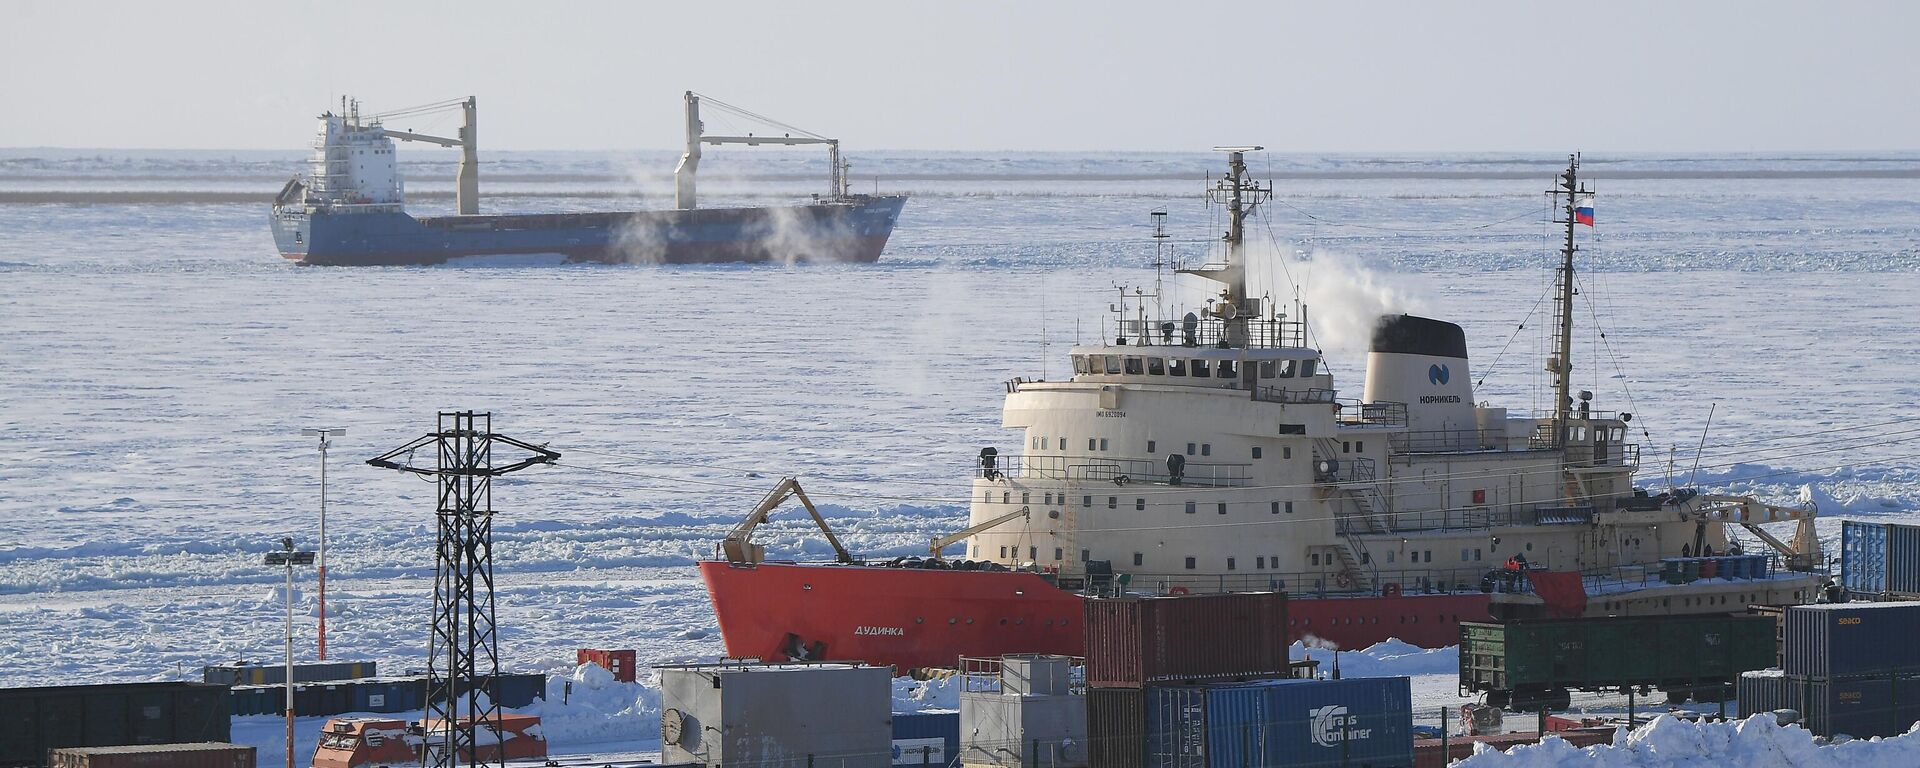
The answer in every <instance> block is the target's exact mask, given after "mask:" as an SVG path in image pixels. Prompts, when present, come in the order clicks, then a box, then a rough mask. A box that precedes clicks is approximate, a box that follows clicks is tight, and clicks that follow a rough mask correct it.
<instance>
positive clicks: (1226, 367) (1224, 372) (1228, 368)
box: [1219, 360, 1240, 379]
mask: <svg viewBox="0 0 1920 768" xmlns="http://www.w3.org/2000/svg"><path fill="white" fill-rule="evenodd" d="M1219 370H1220V373H1219V376H1220V378H1223V379H1231V378H1234V377H1237V376H1239V375H1240V374H1239V373H1237V372H1236V371H1234V368H1233V361H1232V360H1222V361H1220V365H1219Z"/></svg>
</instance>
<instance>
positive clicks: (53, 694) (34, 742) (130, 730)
mask: <svg viewBox="0 0 1920 768" xmlns="http://www.w3.org/2000/svg"><path fill="white" fill-rule="evenodd" d="M231 737H232V716H231V714H230V709H229V702H228V699H227V687H226V686H224V685H204V684H200V683H126V684H119V685H70V686H56V687H48V688H7V689H0V766H40V765H46V764H47V754H48V751H49V750H53V749H59V748H63V747H114V746H126V745H134V744H170V743H179V742H206V741H226V740H228V739H229V738H231Z"/></svg>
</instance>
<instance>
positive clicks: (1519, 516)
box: [1335, 506, 1594, 535]
mask: <svg viewBox="0 0 1920 768" xmlns="http://www.w3.org/2000/svg"><path fill="white" fill-rule="evenodd" d="M1593 516H1594V509H1593V507H1560V506H1538V507H1528V508H1511V507H1508V508H1496V507H1489V506H1471V507H1457V508H1453V509H1431V510H1421V511H1419V512H1395V513H1394V514H1393V515H1391V518H1392V521H1393V530H1394V531H1395V532H1396V533H1405V532H1412V531H1436V530H1459V529H1465V530H1486V529H1489V528H1503V527H1507V526H1535V525H1585V524H1588V523H1591V522H1592V521H1593ZM1335 526H1336V529H1337V530H1338V531H1339V532H1340V533H1342V534H1358V535H1366V534H1369V533H1376V532H1377V531H1374V530H1373V529H1370V528H1368V527H1367V524H1366V521H1364V520H1361V519H1358V518H1346V517H1343V518H1338V519H1336V520H1335Z"/></svg>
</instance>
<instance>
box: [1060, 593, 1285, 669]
mask: <svg viewBox="0 0 1920 768" xmlns="http://www.w3.org/2000/svg"><path fill="white" fill-rule="evenodd" d="M1085 628H1086V648H1087V685H1089V686H1092V687H1096V688H1139V687H1142V686H1145V685H1147V684H1150V683H1161V682H1186V681H1204V680H1229V679H1235V678H1250V677H1262V676H1277V675H1284V674H1286V673H1287V670H1288V659H1287V645H1288V642H1287V602H1286V595H1284V594H1280V593H1276V592H1245V593H1237V594H1218V595H1185V596H1179V597H1123V598H1111V599H1100V600H1088V601H1086V624H1085Z"/></svg>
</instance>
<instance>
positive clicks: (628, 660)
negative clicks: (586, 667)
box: [574, 648, 638, 683]
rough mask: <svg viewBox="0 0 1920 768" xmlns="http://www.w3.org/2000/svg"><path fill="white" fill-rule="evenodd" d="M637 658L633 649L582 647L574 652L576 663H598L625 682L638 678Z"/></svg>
mask: <svg viewBox="0 0 1920 768" xmlns="http://www.w3.org/2000/svg"><path fill="white" fill-rule="evenodd" d="M637 658H638V656H637V655H636V654H635V653H634V652H633V650H632V649H626V650H617V651H610V650H602V649H599V648H581V649H579V650H577V651H575V652H574V663H575V664H598V665H600V666H602V667H605V668H606V669H607V671H609V672H612V673H613V679H615V680H618V681H620V682H623V683H631V682H633V681H634V680H635V679H637V678H636V675H637V673H638V670H637V669H635V667H634V662H635V659H637Z"/></svg>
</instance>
